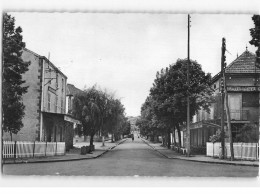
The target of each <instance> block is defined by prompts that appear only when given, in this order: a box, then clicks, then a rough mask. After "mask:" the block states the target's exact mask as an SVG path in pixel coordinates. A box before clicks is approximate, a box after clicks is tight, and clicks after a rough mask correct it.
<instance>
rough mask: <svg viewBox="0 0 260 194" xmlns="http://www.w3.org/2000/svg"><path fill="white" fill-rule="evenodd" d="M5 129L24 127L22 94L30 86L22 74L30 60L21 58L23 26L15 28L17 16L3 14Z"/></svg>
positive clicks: (7, 130) (9, 130)
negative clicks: (25, 84) (26, 60)
mask: <svg viewBox="0 0 260 194" xmlns="http://www.w3.org/2000/svg"><path fill="white" fill-rule="evenodd" d="M3 23H4V25H3V83H2V84H3V85H2V86H3V91H2V92H3V94H2V95H3V99H2V101H3V102H2V103H3V105H2V106H3V130H4V131H5V132H9V133H10V135H11V138H12V134H17V133H18V131H20V129H21V128H22V127H23V123H22V118H23V117H24V109H25V106H24V104H23V102H22V96H23V94H25V93H26V92H27V89H28V87H25V86H24V85H23V84H24V83H25V81H24V80H23V79H22V74H24V73H25V72H26V71H28V67H29V65H30V62H24V61H23V60H22V58H21V56H22V52H23V49H24V48H25V43H24V42H23V41H22V40H23V37H22V35H21V33H22V28H21V27H17V28H15V18H14V17H11V15H8V14H7V13H4V15H3Z"/></svg>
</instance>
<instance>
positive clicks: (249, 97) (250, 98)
mask: <svg viewBox="0 0 260 194" xmlns="http://www.w3.org/2000/svg"><path fill="white" fill-rule="evenodd" d="M242 106H243V107H259V94H258V93H242Z"/></svg>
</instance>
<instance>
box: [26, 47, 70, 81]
mask: <svg viewBox="0 0 260 194" xmlns="http://www.w3.org/2000/svg"><path fill="white" fill-rule="evenodd" d="M23 50H25V51H27V52H29V53H32V54H33V55H35V56H36V57H39V58H41V59H44V60H46V61H47V62H48V63H49V64H51V65H52V66H53V68H54V69H55V70H56V71H58V72H59V73H60V74H62V75H63V76H64V77H65V78H66V79H67V78H68V77H67V76H66V75H65V74H64V73H62V72H61V71H60V70H59V69H58V67H56V66H55V65H54V64H53V63H52V62H50V61H49V59H47V58H46V57H45V56H41V55H38V54H37V53H35V52H33V51H31V50H29V49H27V48H24V49H23Z"/></svg>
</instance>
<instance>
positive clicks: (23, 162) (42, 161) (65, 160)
mask: <svg viewBox="0 0 260 194" xmlns="http://www.w3.org/2000/svg"><path fill="white" fill-rule="evenodd" d="M125 141H126V139H123V140H122V141H120V142H118V143H117V144H116V145H114V146H112V147H109V148H108V149H107V150H105V151H104V152H103V153H101V154H99V155H97V156H94V157H92V158H71V159H57V160H45V161H44V160H39V161H29V162H28V161H22V162H14V163H3V164H4V165H6V164H7V165H8V164H28V163H51V162H69V161H78V160H89V159H96V158H99V157H100V156H103V155H104V154H105V153H107V152H108V151H110V150H112V149H114V148H115V147H116V146H118V145H120V144H122V143H124V142H125Z"/></svg>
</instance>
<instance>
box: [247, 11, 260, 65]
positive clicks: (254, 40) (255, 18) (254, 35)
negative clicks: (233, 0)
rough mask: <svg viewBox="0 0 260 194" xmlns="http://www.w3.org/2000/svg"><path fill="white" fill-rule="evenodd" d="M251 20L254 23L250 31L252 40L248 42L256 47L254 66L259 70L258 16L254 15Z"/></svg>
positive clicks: (259, 32)
mask: <svg viewBox="0 0 260 194" xmlns="http://www.w3.org/2000/svg"><path fill="white" fill-rule="evenodd" d="M252 20H253V21H254V24H255V27H254V28H251V29H250V35H251V36H252V40H250V41H249V43H250V44H251V45H254V46H255V47H257V50H256V66H257V67H258V68H260V48H259V45H260V15H254V16H253V17H252Z"/></svg>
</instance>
